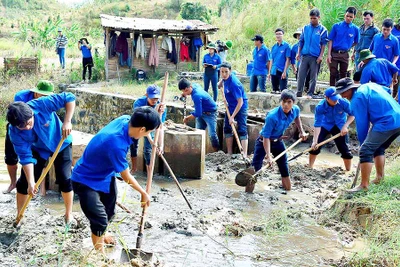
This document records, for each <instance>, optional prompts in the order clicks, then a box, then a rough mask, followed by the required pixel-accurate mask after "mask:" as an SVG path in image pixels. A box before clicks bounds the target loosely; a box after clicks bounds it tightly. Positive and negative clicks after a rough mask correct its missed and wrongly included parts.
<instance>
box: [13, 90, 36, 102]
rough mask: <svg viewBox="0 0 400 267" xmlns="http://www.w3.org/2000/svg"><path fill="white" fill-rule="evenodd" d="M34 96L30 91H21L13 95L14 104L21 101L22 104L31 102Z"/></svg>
mask: <svg viewBox="0 0 400 267" xmlns="http://www.w3.org/2000/svg"><path fill="white" fill-rule="evenodd" d="M34 97H35V94H34V93H33V92H32V91H30V90H21V91H19V92H17V93H16V94H15V95H14V102H16V101H22V102H24V103H26V102H28V101H31V100H32V99H33V98H34Z"/></svg>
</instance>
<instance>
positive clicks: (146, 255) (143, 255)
mask: <svg viewBox="0 0 400 267" xmlns="http://www.w3.org/2000/svg"><path fill="white" fill-rule="evenodd" d="M132 259H141V260H142V261H145V262H152V260H153V253H152V252H144V251H143V250H141V249H136V248H134V249H127V250H126V249H123V250H122V251H121V258H120V263H124V262H130V261H131V260H132Z"/></svg>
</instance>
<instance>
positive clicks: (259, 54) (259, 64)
mask: <svg viewBox="0 0 400 267" xmlns="http://www.w3.org/2000/svg"><path fill="white" fill-rule="evenodd" d="M251 40H252V41H254V45H255V47H254V50H253V72H252V73H251V76H250V92H257V87H259V88H260V91H261V92H264V93H265V92H267V91H266V89H265V88H266V81H267V75H268V67H269V64H268V62H269V61H270V60H271V51H270V50H269V49H268V48H267V47H266V46H265V44H264V38H263V37H262V36H261V35H259V34H257V35H256V36H254V38H253V39H251Z"/></svg>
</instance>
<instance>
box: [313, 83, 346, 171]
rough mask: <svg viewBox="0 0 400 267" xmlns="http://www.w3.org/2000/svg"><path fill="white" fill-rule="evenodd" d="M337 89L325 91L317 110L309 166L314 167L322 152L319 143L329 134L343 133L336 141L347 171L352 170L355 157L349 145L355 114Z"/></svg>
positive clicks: (330, 88)
mask: <svg viewBox="0 0 400 267" xmlns="http://www.w3.org/2000/svg"><path fill="white" fill-rule="evenodd" d="M335 93H336V89H335V87H329V88H327V89H326V90H325V99H324V100H321V101H320V102H319V103H318V105H317V107H316V108H315V120H314V137H313V142H312V145H311V147H312V148H313V149H314V150H311V151H310V155H309V166H310V168H313V167H314V162H315V160H316V159H317V155H318V154H319V153H320V152H321V147H318V148H316V146H317V144H318V143H321V142H322V141H324V140H325V138H326V136H327V135H328V134H332V136H333V135H336V134H338V133H341V136H339V137H337V138H336V139H335V140H334V141H335V144H336V147H337V148H338V150H339V152H340V154H341V155H342V159H343V162H344V167H345V169H346V171H350V169H351V159H352V158H353V155H352V154H351V152H350V149H349V146H348V144H347V139H348V132H349V129H348V127H349V125H350V124H351V123H352V122H353V121H354V116H353V115H352V114H353V113H352V112H351V110H350V102H349V101H348V100H347V99H344V98H342V97H341V96H340V95H338V94H335Z"/></svg>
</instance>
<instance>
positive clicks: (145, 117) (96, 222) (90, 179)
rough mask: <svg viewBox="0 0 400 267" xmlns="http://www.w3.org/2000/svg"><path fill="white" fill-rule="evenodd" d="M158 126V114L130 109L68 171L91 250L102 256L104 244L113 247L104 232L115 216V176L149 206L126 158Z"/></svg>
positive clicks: (110, 238)
mask: <svg viewBox="0 0 400 267" xmlns="http://www.w3.org/2000/svg"><path fill="white" fill-rule="evenodd" d="M160 125H161V119H160V115H159V113H157V111H156V110H155V109H154V108H152V107H148V106H147V107H138V108H136V109H134V110H133V114H132V116H128V115H123V116H121V117H119V118H116V119H115V120H113V121H112V122H110V123H109V124H108V125H106V126H105V127H104V128H103V129H101V130H100V131H99V132H98V133H97V134H96V135H95V136H94V137H93V138H92V140H91V141H90V142H89V144H88V145H87V147H86V149H85V151H84V152H83V156H82V157H81V158H80V159H79V160H78V162H77V163H76V165H75V167H74V169H73V171H72V177H71V179H72V185H73V188H74V191H75V193H77V194H78V196H79V201H80V205H81V208H82V211H83V213H84V214H85V215H86V217H87V218H88V220H89V222H90V229H91V232H92V243H93V246H94V247H95V249H96V250H98V251H100V252H102V253H103V254H104V244H115V240H114V238H113V237H112V236H111V235H107V234H106V230H107V226H108V224H109V222H110V220H111V219H112V217H113V216H114V214H115V204H116V200H117V185H116V181H115V179H116V175H117V174H118V173H120V175H121V177H122V179H123V180H124V181H125V182H126V183H128V184H129V185H130V186H131V187H132V188H133V189H135V190H136V191H138V192H139V193H140V194H141V205H142V206H145V205H147V206H148V205H149V204H150V197H149V195H148V194H147V193H146V191H145V190H144V189H143V188H142V187H141V186H140V185H139V183H138V182H137V181H136V179H135V178H134V177H133V176H132V175H131V174H130V172H129V165H128V161H127V159H126V154H127V153H128V150H129V146H130V145H131V144H132V142H133V141H134V140H137V139H140V138H142V137H145V136H147V135H149V134H150V133H151V132H152V131H153V130H154V129H156V128H158V127H160Z"/></svg>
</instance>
